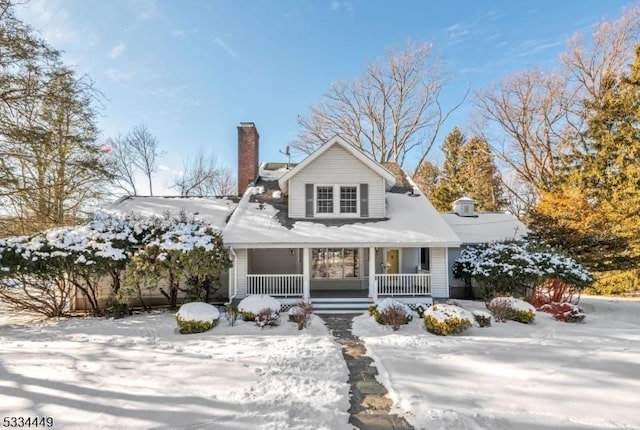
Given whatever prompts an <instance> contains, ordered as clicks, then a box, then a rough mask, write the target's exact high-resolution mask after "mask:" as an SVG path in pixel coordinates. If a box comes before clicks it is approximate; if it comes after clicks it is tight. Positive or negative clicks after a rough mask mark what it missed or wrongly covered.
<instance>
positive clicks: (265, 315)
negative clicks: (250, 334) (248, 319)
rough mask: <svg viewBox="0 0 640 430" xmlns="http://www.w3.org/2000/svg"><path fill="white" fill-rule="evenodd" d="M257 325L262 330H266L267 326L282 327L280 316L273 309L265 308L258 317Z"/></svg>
mask: <svg viewBox="0 0 640 430" xmlns="http://www.w3.org/2000/svg"><path fill="white" fill-rule="evenodd" d="M256 324H257V325H258V326H259V327H260V328H265V327H267V326H270V327H275V326H279V325H280V314H279V313H278V312H276V311H274V310H273V309H269V308H265V309H262V310H261V311H260V312H258V314H257V315H256Z"/></svg>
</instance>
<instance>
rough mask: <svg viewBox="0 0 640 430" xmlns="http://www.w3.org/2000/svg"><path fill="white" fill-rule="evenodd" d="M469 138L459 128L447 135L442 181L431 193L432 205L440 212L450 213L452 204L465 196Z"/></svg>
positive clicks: (444, 145)
mask: <svg viewBox="0 0 640 430" xmlns="http://www.w3.org/2000/svg"><path fill="white" fill-rule="evenodd" d="M466 140H467V138H466V137H465V135H464V134H463V133H462V131H460V129H459V128H458V127H456V128H454V129H453V130H452V131H451V133H449V134H448V135H447V137H446V138H445V140H444V144H443V145H442V152H443V153H444V164H443V166H442V170H441V174H440V180H439V181H438V184H437V185H436V187H435V188H434V189H433V192H431V193H430V194H431V203H433V205H434V206H435V208H436V209H438V210H439V211H443V212H444V211H450V210H451V204H452V203H453V202H454V201H455V200H457V199H459V198H460V197H462V195H463V194H464V192H465V190H464V186H463V184H464V181H465V178H464V177H463V171H464V157H463V155H464V146H465V143H466Z"/></svg>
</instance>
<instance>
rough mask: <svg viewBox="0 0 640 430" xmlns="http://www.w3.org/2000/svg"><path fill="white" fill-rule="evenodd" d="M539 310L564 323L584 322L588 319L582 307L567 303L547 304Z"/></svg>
mask: <svg viewBox="0 0 640 430" xmlns="http://www.w3.org/2000/svg"><path fill="white" fill-rule="evenodd" d="M538 310H539V311H542V312H547V313H550V314H551V315H553V317H554V318H555V319H556V320H558V321H564V322H582V321H584V319H585V317H586V315H585V314H584V312H583V311H582V308H581V307H580V306H578V305H574V304H573V303H567V302H565V303H547V304H544V305H542V306H541V307H540V308H539V309H538Z"/></svg>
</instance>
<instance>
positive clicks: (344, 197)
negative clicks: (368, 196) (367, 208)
mask: <svg viewBox="0 0 640 430" xmlns="http://www.w3.org/2000/svg"><path fill="white" fill-rule="evenodd" d="M315 188H316V189H315V205H314V206H315V215H316V216H320V217H321V216H334V217H343V216H358V214H359V197H358V185H338V184H336V185H316V187H315Z"/></svg>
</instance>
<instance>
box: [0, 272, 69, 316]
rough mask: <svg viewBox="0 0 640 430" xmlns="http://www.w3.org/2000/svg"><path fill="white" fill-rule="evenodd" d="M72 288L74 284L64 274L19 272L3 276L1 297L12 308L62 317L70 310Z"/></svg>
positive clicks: (0, 286)
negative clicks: (33, 274)
mask: <svg viewBox="0 0 640 430" xmlns="http://www.w3.org/2000/svg"><path fill="white" fill-rule="evenodd" d="M71 291H72V288H71V285H70V284H69V283H68V282H67V281H66V279H65V277H64V275H62V274H60V275H59V276H56V275H55V274H40V275H39V276H32V275H24V274H20V273H16V274H15V275H14V276H13V277H12V278H5V279H2V280H0V301H2V302H4V303H6V304H7V305H8V306H9V308H11V309H13V310H16V311H28V312H33V313H37V314H41V315H44V316H47V317H60V316H63V315H65V314H67V313H68V312H69V303H70V300H71Z"/></svg>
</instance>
